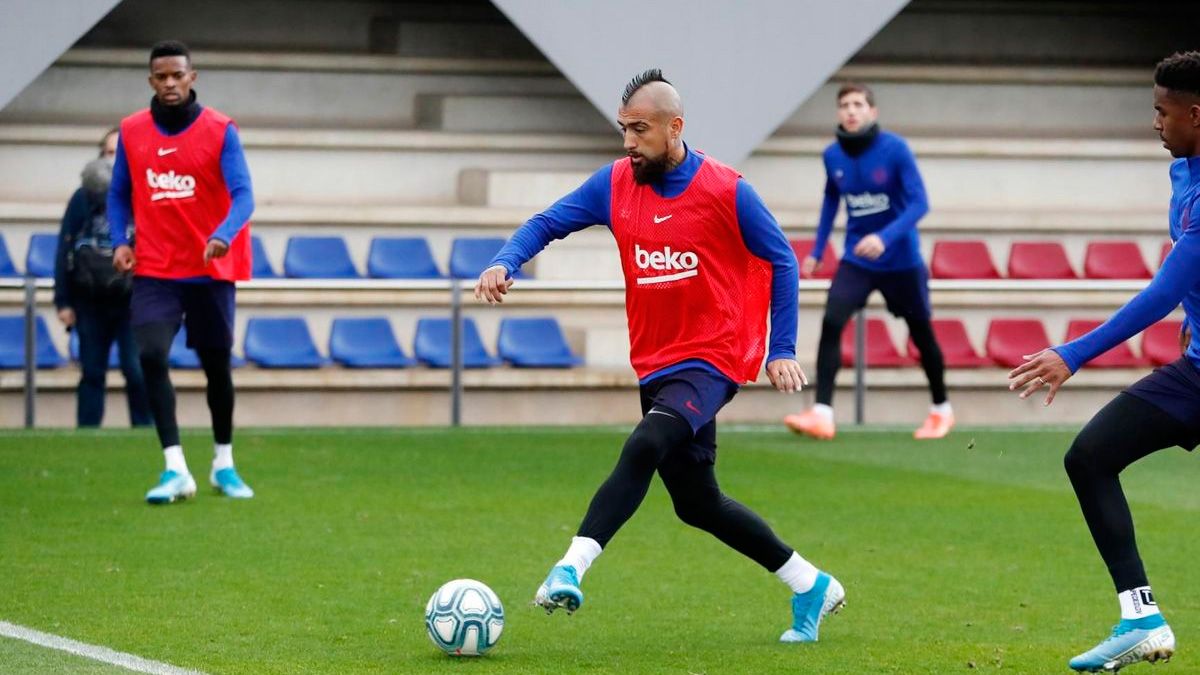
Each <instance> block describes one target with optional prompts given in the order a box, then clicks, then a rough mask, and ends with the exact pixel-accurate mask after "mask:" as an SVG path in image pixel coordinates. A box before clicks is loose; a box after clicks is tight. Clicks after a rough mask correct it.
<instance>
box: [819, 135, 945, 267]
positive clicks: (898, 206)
mask: <svg viewBox="0 0 1200 675" xmlns="http://www.w3.org/2000/svg"><path fill="white" fill-rule="evenodd" d="M823 160H824V163H825V199H824V201H823V202H822V204H821V219H820V221H819V222H818V224H817V240H816V243H815V245H814V246H813V252H812V255H813V257H815V258H816V259H817V260H820V259H821V255H822V254H823V253H824V252H825V243H826V242H827V241H829V234H830V233H831V232H832V231H833V220H834V218H836V217H837V212H838V205H839V204H840V203H841V201H842V200H843V199H844V200H845V202H846V213H847V218H846V245H845V248H844V249H843V251H844V252H843V254H842V260H845V261H846V262H850V263H854V264H855V265H858V266H859V267H864V268H866V269H869V270H872V271H876V272H898V271H901V270H910V269H912V268H914V267H919V266H921V265H923V264H924V261H923V260H922V259H921V240H920V237H919V236H918V235H917V221H918V220H920V219H921V218H922V217H924V216H925V214H926V213H928V212H929V200H928V199H927V198H926V196H925V183H924V182H923V181H922V180H921V172H920V171H918V170H917V161H916V158H914V157H913V154H912V150H910V149H909V148H908V143H906V142H905V141H904V139H903V138H901V137H900V136H898V135H896V134H893V133H891V132H888V131H880V132H879V136H878V137H876V138H875V141H874V142H873V143H871V145H870V146H869V147H868V148H867V149H866V150H865V151H864V152H863V153H862V154H861V155H859V156H857V157H851V156H849V155H847V154H846V152H845V151H844V150H842V146H841V145H839V144H838V143H837V142H836V141H835V142H834V143H833V144H831V145H830V146H829V147H828V148H825V153H824V155H823ZM868 234H877V235H879V237H880V238H881V239H883V244H884V246H885V247H886V249H885V250H884V252H883V255H881V256H879V258H878V259H876V260H867V259H866V258H860V257H858V256H856V255H854V246H855V245H856V244H858V242H859V240H860V239H862V238H863V237H865V236H867V235H868Z"/></svg>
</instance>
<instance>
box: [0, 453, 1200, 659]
mask: <svg viewBox="0 0 1200 675" xmlns="http://www.w3.org/2000/svg"><path fill="white" fill-rule="evenodd" d="M624 435H625V433H624V432H623V431H622V430H618V429H567V430H550V429H469V430H462V431H451V430H401V431H387V430H385V431H366V430H362V431H357V430H349V431H345V430H343V431H335V430H331V431H322V430H295V431H291V430H289V431H271V430H263V431H256V430H243V431H240V432H239V434H238V436H237V439H236V454H237V458H238V462H239V467H240V469H241V471H242V473H243V475H244V476H245V478H246V479H247V481H248V482H249V483H250V484H251V485H252V486H253V487H254V488H255V489H256V490H257V492H258V496H257V497H255V498H254V499H253V500H251V501H248V502H233V501H230V500H227V499H223V498H220V497H217V496H215V495H213V494H212V493H211V492H210V491H209V490H208V489H207V470H208V461H209V452H210V450H209V448H210V447H211V446H210V443H209V441H208V440H207V438H206V437H205V435H203V434H200V433H190V434H188V435H187V436H186V437H185V439H184V440H185V442H184V445H185V448H186V449H187V454H188V459H189V462H190V465H191V467H192V470H193V472H194V473H195V474H196V476H197V479H198V481H200V482H202V483H203V485H202V486H201V491H200V494H199V496H198V498H197V499H195V500H193V501H189V502H185V503H182V504H177V505H173V506H168V507H157V508H156V507H150V506H147V505H146V504H144V503H143V502H142V501H141V498H142V495H143V494H144V492H145V490H146V489H147V488H149V487H150V485H151V483H152V482H153V480H154V479H155V477H156V475H157V472H158V471H159V470H160V469H161V459H160V455H159V454H158V453H157V452H156V450H155V443H154V441H153V438H152V434H150V433H147V432H140V433H130V432H97V433H50V432H38V433H32V434H25V433H20V432H7V433H4V434H0V621H8V622H12V623H16V624H21V625H24V626H28V627H31V628H35V629H38V630H42V631H46V632H50V633H54V634H57V635H62V636H65V637H69V638H72V639H76V640H81V641H83V642H88V643H92V644H98V645H104V646H107V647H110V648H112V649H116V650H120V651H125V652H130V653H133V654H137V655H139V656H142V657H145V658H149V659H155V660H159V661H165V662H167V663H170V664H173V665H175V666H180V667H185V668H193V669H196V670H201V671H204V672H206V673H213V674H215V673H301V672H304V673H307V672H322V673H353V672H377V673H449V672H456V673H465V672H469V673H542V672H544V673H565V672H571V673H574V672H596V673H614V672H620V673H622V674H631V673H680V674H686V673H708V674H715V673H771V672H806V673H855V674H857V673H965V672H1005V673H1055V672H1066V671H1067V669H1066V659H1067V658H1069V657H1070V656H1072V655H1074V654H1075V653H1077V652H1079V651H1082V650H1083V649H1085V648H1088V647H1090V646H1092V645H1093V644H1094V643H1095V642H1096V641H1098V640H1099V639H1100V638H1102V637H1104V636H1105V634H1106V632H1107V630H1108V629H1109V627H1110V626H1111V625H1112V623H1114V622H1115V620H1116V619H1117V607H1116V601H1115V597H1114V593H1113V591H1112V588H1111V587H1110V584H1109V582H1108V578H1107V575H1106V573H1105V571H1104V567H1103V565H1102V563H1101V561H1100V560H1099V558H1098V556H1097V555H1096V553H1095V550H1094V549H1093V547H1092V544H1091V540H1090V537H1089V535H1088V533H1087V530H1086V528H1085V526H1084V524H1083V520H1082V518H1081V516H1080V515H1079V512H1078V508H1077V506H1076V504H1075V501H1074V497H1073V495H1072V494H1071V491H1070V486H1069V484H1068V483H1067V480H1066V477H1065V475H1064V474H1063V471H1062V466H1061V457H1062V453H1063V451H1064V450H1065V449H1066V447H1067V445H1068V444H1069V443H1070V440H1071V437H1072V434H1071V432H1069V431H1066V430H1061V431H1038V432H1029V431H994V430H993V431H985V430H978V431H971V430H964V431H957V432H955V433H954V434H952V435H951V436H950V437H949V438H948V439H945V440H942V441H935V442H923V443H916V442H914V441H912V440H911V438H909V436H908V434H907V433H901V432H886V431H883V432H881V431H872V432H853V431H844V432H842V433H841V435H840V436H839V438H838V440H837V441H835V442H832V443H815V442H805V441H802V440H800V439H797V438H796V437H793V436H791V435H789V434H787V433H785V432H783V431H733V430H728V431H723V432H722V435H721V449H720V459H719V461H718V475H719V476H720V478H721V481H722V486H723V488H724V489H725V491H726V492H727V493H729V494H730V495H732V496H734V497H736V498H737V499H739V500H741V501H743V502H744V503H746V504H747V505H749V506H750V507H752V508H754V509H755V510H757V511H758V512H759V513H761V514H762V515H763V516H765V517H766V518H767V520H768V521H769V522H770V523H771V524H772V526H774V527H775V528H776V530H777V531H778V532H779V534H780V535H781V536H782V537H783V538H784V539H785V540H786V541H787V542H789V543H790V544H792V545H793V546H795V547H796V548H797V549H798V550H799V551H800V552H801V554H802V555H804V556H806V557H807V558H809V559H810V560H812V561H814V562H815V563H816V564H818V565H819V566H821V567H822V568H824V569H826V570H829V571H830V572H832V573H833V574H835V575H836V576H837V577H838V578H839V579H840V580H841V581H842V582H843V583H844V584H845V587H846V590H847V594H848V595H847V603H848V606H847V608H846V609H845V611H843V612H842V613H841V614H840V615H838V616H835V617H832V618H830V619H828V620H827V621H826V622H825V624H823V626H822V631H821V642H820V643H818V644H815V645H781V644H779V643H777V642H776V640H777V638H778V637H779V634H780V633H781V632H782V631H783V630H784V629H785V628H787V627H788V622H789V618H790V617H789V605H788V598H789V595H788V593H787V591H786V589H784V588H783V586H782V585H781V584H780V583H779V582H778V581H777V580H776V579H775V578H774V577H773V576H772V575H770V574H768V573H767V572H765V571H764V570H762V569H760V568H759V567H757V566H756V565H754V564H753V563H751V562H749V561H748V560H745V559H743V558H741V557H740V556H738V555H737V554H735V553H733V552H732V551H729V550H727V549H726V548H724V547H723V546H722V545H721V544H720V543H718V542H717V541H715V540H713V539H711V538H710V537H709V536H708V535H706V534H704V533H702V532H699V531H696V530H693V529H690V528H688V527H686V526H684V525H682V524H681V523H679V522H678V521H677V520H676V519H675V516H674V513H673V512H672V510H671V507H670V503H669V500H668V499H667V495H666V493H665V491H664V490H663V488H662V486H661V484H660V483H658V482H657V480H656V482H655V484H654V486H653V487H652V489H651V491H650V494H649V496H648V497H647V499H646V502H645V503H644V504H643V506H642V509H641V510H640V511H639V512H638V514H637V515H635V516H634V518H633V520H632V521H630V523H629V524H628V525H627V526H626V528H625V529H624V530H622V531H621V532H620V533H619V534H618V535H617V538H616V539H614V540H613V542H612V543H611V545H610V546H609V548H608V550H606V551H605V553H604V555H602V556H601V557H600V559H599V560H598V561H597V563H596V565H595V566H594V567H593V568H592V570H591V571H590V572H589V573H588V575H587V578H586V579H585V581H584V584H583V588H584V592H585V594H586V601H585V604H584V607H583V608H582V609H581V610H580V611H579V612H578V613H577V614H576V615H575V616H571V617H568V616H566V615H562V614H556V615H554V616H546V615H545V614H544V613H543V612H541V611H540V610H537V609H535V608H533V607H531V606H530V604H529V602H530V600H531V599H532V596H533V592H534V590H535V588H536V587H537V585H538V584H539V583H540V582H541V580H542V578H543V576H544V575H545V573H546V571H547V569H548V568H549V566H550V565H551V564H552V563H553V562H554V561H555V560H556V559H557V558H558V556H559V555H560V554H561V553H562V551H563V550H564V549H565V547H566V545H567V544H568V543H569V539H570V537H571V535H572V534H573V532H574V529H575V527H576V526H577V524H578V522H579V520H580V518H581V516H582V515H583V512H584V509H585V508H586V506H587V503H588V500H589V499H590V497H591V495H592V491H593V490H594V489H595V487H596V486H597V485H599V483H600V482H601V481H602V480H603V479H604V477H605V476H606V475H607V473H608V470H609V469H610V468H611V466H612V464H613V462H614V461H615V458H616V455H617V453H618V451H619V449H620V446H621V443H622V441H623V439H624ZM968 446H970V447H968ZM1194 461H1195V458H1192V457H1191V456H1190V455H1188V454H1187V453H1185V452H1183V451H1181V450H1178V449H1176V450H1170V451H1165V452H1161V453H1158V454H1157V455H1155V456H1153V457H1150V458H1148V459H1147V460H1145V461H1143V462H1141V463H1139V464H1138V465H1136V466H1134V467H1132V468H1131V469H1130V470H1128V471H1127V472H1126V474H1125V476H1124V483H1125V485H1126V488H1127V490H1128V493H1129V496H1130V501H1131V502H1132V504H1133V508H1134V514H1135V518H1136V519H1137V523H1138V526H1139V531H1138V534H1139V543H1140V546H1141V549H1142V552H1143V557H1144V558H1145V559H1146V564H1147V569H1148V571H1149V573H1150V576H1151V579H1152V581H1153V582H1154V585H1155V591H1156V595H1157V596H1158V598H1159V601H1160V603H1161V605H1162V606H1163V608H1164V612H1165V613H1166V615H1167V618H1168V619H1169V620H1170V621H1171V623H1172V626H1173V628H1174V629H1175V632H1176V634H1177V636H1178V638H1179V643H1180V645H1181V648H1182V652H1181V653H1180V654H1179V656H1177V657H1176V659H1175V660H1174V662H1172V663H1171V664H1170V665H1169V666H1168V670H1167V673H1168V674H1172V673H1173V674H1181V673H1189V672H1200V651H1197V650H1193V649H1191V648H1189V645H1192V644H1197V643H1200V592H1197V590H1196V589H1197V588H1198V586H1197V584H1195V583H1189V582H1195V581H1196V580H1197V579H1196V577H1197V575H1198V573H1197V571H1196V570H1195V567H1196V564H1195V561H1196V560H1197V559H1198V558H1200V542H1198V541H1197V538H1196V537H1195V536H1194V533H1195V531H1196V530H1195V519H1196V515H1197V511H1200V490H1198V489H1197V488H1196V480H1195V474H1196V468H1195V467H1194V466H1193V464H1192V463H1193V462H1194ZM202 477H203V480H200V479H202ZM464 576H465V577H474V578H478V579H481V580H483V581H484V582H486V583H488V584H489V585H490V586H491V587H492V588H493V589H495V590H496V592H497V593H498V594H499V595H500V597H501V599H502V600H503V601H504V603H505V611H506V615H507V622H506V626H505V630H504V635H503V637H502V638H501V640H500V644H499V646H498V647H497V648H496V650H495V651H494V652H493V653H491V654H490V655H488V656H486V657H484V658H481V659H475V660H456V659H452V658H449V657H446V656H444V655H442V654H441V653H440V652H439V651H437V650H436V649H435V648H434V646H433V645H432V644H431V643H430V642H429V640H428V638H427V637H426V635H425V633H424V625H423V621H422V611H423V608H424V605H425V601H426V600H427V599H428V598H429V596H430V594H431V593H432V592H433V591H434V590H435V589H436V588H437V587H438V586H439V585H440V584H441V583H442V582H444V581H447V580H449V579H453V578H456V577H464ZM1143 670H1149V666H1137V667H1135V668H1134V672H1139V671H1143ZM0 671H3V672H5V673H12V672H17V673H23V672H27V673H45V672H86V673H110V672H124V671H118V670H117V669H115V668H110V667H108V666H104V665H100V664H96V663H94V662H89V661H85V660H82V659H80V658H79V657H74V656H70V655H67V654H62V653H59V652H53V651H50V650H46V649H43V648H40V647H35V646H33V645H29V644H26V643H24V642H18V641H15V640H11V639H5V638H0Z"/></svg>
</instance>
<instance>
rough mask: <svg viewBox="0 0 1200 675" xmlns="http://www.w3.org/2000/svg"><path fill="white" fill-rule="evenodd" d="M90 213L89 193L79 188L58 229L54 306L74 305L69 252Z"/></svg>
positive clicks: (59, 307)
mask: <svg viewBox="0 0 1200 675" xmlns="http://www.w3.org/2000/svg"><path fill="white" fill-rule="evenodd" d="M90 215H91V209H89V208H88V200H87V194H85V193H84V190H83V188H79V189H78V190H76V191H75V194H73V195H71V201H69V202H67V210H66V212H65V213H63V218H62V226H61V227H60V228H59V230H58V250H57V251H55V253H54V306H55V307H57V308H58V309H62V308H63V307H71V306H73V305H72V303H71V287H70V284H69V283H68V281H67V254H68V253H70V252H71V246H72V245H73V243H74V241H75V237H76V235H78V234H79V233H80V232H82V231H83V226H84V225H85V224H86V223H87V219H88V217H89V216H90Z"/></svg>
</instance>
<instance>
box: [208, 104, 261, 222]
mask: <svg viewBox="0 0 1200 675" xmlns="http://www.w3.org/2000/svg"><path fill="white" fill-rule="evenodd" d="M221 176H222V177H224V179H225V188H226V189H227V190H229V197H230V199H231V202H230V204H229V214H228V215H226V216H225V220H224V221H223V222H222V223H221V224H220V225H219V226H218V227H217V229H216V231H214V232H213V233H212V236H211V237H209V239H219V240H221V241H222V242H225V243H226V244H228V243H229V242H231V241H233V238H234V237H236V236H237V235H238V233H239V232H241V231H242V228H243V227H245V226H246V223H247V221H249V220H250V216H251V215H252V214H253V213H254V188H253V187H252V186H251V185H250V167H248V166H246V154H245V153H244V152H243V151H242V139H241V138H239V137H238V132H237V127H235V126H234V125H232V124H230V125H229V126H227V127H225V144H224V145H223V146H221Z"/></svg>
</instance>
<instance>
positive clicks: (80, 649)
mask: <svg viewBox="0 0 1200 675" xmlns="http://www.w3.org/2000/svg"><path fill="white" fill-rule="evenodd" d="M0 636H4V637H10V638H13V639H16V640H24V641H25V642H29V643H32V644H35V645H38V646H40V647H46V648H48V649H57V650H59V651H63V652H67V653H69V654H75V655H76V656H82V657H84V658H85V659H91V660H93V661H100V662H102V663H110V664H112V665H114V666H120V667H122V668H126V669H128V670H132V671H134V672H135V673H150V674H151V675H204V673H201V672H200V671H198V670H187V669H186V668H177V667H175V666H172V665H171V664H169V663H162V662H160V661H151V660H150V659H144V658H142V657H140V656H135V655H133V654H126V653H125V652H118V651H116V650H113V649H109V648H108V647H101V646H99V645H89V644H87V643H86V642H78V641H76V640H72V639H70V638H65V637H61V636H58V635H53V634H51V633H43V632H41V631H40V630H34V629H32V628H26V627H24V626H18V625H17V624H15V623H9V622H7V621H0Z"/></svg>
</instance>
